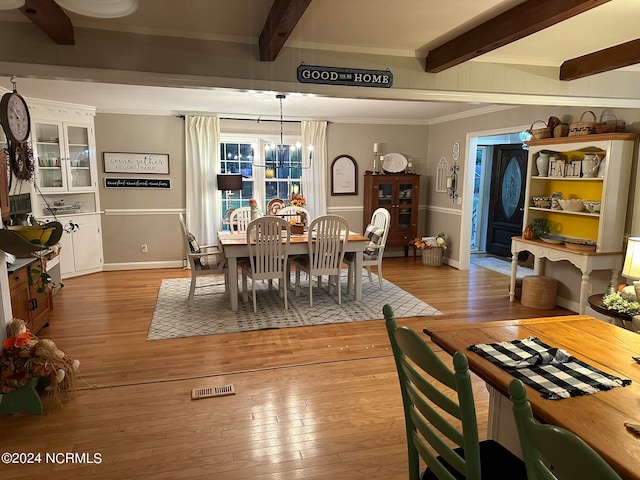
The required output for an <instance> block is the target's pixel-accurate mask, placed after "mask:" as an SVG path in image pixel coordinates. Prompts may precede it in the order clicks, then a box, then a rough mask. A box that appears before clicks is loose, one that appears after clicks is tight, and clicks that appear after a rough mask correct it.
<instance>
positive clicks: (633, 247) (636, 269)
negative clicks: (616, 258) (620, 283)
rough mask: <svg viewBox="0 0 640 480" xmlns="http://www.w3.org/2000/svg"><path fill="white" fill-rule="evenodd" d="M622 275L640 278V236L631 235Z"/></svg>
mask: <svg viewBox="0 0 640 480" xmlns="http://www.w3.org/2000/svg"><path fill="white" fill-rule="evenodd" d="M622 276H623V277H627V278H631V279H633V280H640V237H629V240H628V242H627V254H626V255H625V258H624V266H623V267H622Z"/></svg>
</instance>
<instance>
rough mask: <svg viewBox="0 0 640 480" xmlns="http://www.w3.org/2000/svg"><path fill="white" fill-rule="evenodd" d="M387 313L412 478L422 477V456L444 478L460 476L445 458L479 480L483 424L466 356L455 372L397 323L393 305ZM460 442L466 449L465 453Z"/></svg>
mask: <svg viewBox="0 0 640 480" xmlns="http://www.w3.org/2000/svg"><path fill="white" fill-rule="evenodd" d="M383 312H384V316H385V321H386V325H387V331H388V333H389V340H390V341H391V347H392V349H393V355H394V358H395V362H396V367H397V369H398V377H399V380H400V389H401V392H402V401H403V404H404V413H405V424H406V430H407V445H408V448H409V479H410V480H418V479H420V459H419V457H420V458H422V459H423V461H424V462H425V463H426V465H427V467H428V468H429V469H430V470H431V471H432V472H433V473H434V474H435V476H436V477H437V478H439V479H443V480H444V479H446V480H456V478H459V477H456V476H454V475H453V474H452V473H451V472H450V471H449V469H448V468H447V467H446V466H445V465H444V464H443V462H442V460H445V461H446V462H447V463H448V464H449V465H450V466H452V467H453V468H455V470H456V471H458V472H460V473H461V474H462V475H463V478H467V479H469V480H479V479H480V478H481V476H480V449H479V442H478V426H477V423H476V410H475V404H474V399H473V390H472V388H471V377H470V375H469V365H468V362H467V357H466V356H465V355H464V354H462V353H460V352H456V353H455V354H454V356H453V364H454V369H455V371H451V370H450V369H449V367H447V366H446V365H445V364H444V362H442V361H441V360H440V358H438V356H437V355H436V354H435V352H434V351H433V350H431V348H430V347H429V346H428V345H427V343H426V342H425V341H424V340H423V339H422V338H420V336H419V335H418V334H417V333H416V332H414V331H413V330H411V329H409V328H407V327H398V326H397V324H396V321H395V318H394V316H393V310H392V308H391V306H389V305H385V306H384V309H383ZM445 392H446V393H445ZM452 444H453V445H455V446H454V447H452V446H451V445H452ZM456 447H461V448H463V449H464V452H465V456H464V458H462V457H461V456H460V455H459V454H458V453H457V452H455V451H454V448H456Z"/></svg>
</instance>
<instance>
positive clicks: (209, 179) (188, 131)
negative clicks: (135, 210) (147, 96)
mask: <svg viewBox="0 0 640 480" xmlns="http://www.w3.org/2000/svg"><path fill="white" fill-rule="evenodd" d="M185 143H186V146H185V152H186V164H187V165H186V182H187V184H186V193H187V202H186V205H187V227H188V228H189V230H190V231H191V233H193V234H194V235H195V237H196V238H197V239H198V242H199V243H200V244H201V245H215V244H217V236H218V230H220V229H221V228H222V194H221V192H220V191H219V190H218V182H217V177H216V175H217V174H218V173H219V172H220V119H219V118H218V117H193V116H187V117H186V118H185Z"/></svg>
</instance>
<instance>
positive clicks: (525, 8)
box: [19, 0, 640, 80]
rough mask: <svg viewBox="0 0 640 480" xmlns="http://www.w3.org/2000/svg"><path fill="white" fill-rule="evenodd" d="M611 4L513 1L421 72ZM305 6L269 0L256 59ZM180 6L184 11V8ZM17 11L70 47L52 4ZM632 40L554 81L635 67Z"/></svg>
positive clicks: (69, 27)
mask: <svg viewBox="0 0 640 480" xmlns="http://www.w3.org/2000/svg"><path fill="white" fill-rule="evenodd" d="M315 1H316V2H321V0H315ZM611 1H613V0H562V1H558V0H526V1H524V2H521V3H518V4H516V5H515V6H513V7H512V8H509V9H508V10H505V11H502V12H500V13H497V14H496V15H495V16H493V17H491V18H488V19H487V20H485V21H483V22H482V23H480V24H479V25H476V26H474V27H473V28H470V29H468V30H466V31H464V32H462V33H460V34H458V35H457V36H455V37H454V38H452V39H450V40H447V41H445V42H443V43H441V44H437V45H433V46H432V47H431V48H430V49H429V52H428V54H427V56H426V58H425V71H426V72H434V73H437V72H441V71H443V70H445V69H447V68H450V67H453V66H455V65H458V64H460V63H463V62H466V61H469V60H471V59H474V58H476V57H479V56H481V55H483V54H485V53H488V52H491V51H493V50H495V49H498V48H500V47H503V46H505V45H508V44H510V43H512V42H515V41H517V40H520V39H522V38H524V37H527V36H529V35H531V34H533V33H536V32H540V31H542V30H544V29H546V28H548V27H551V26H553V25H556V24H558V23H560V22H563V21H565V20H567V19H569V18H571V17H574V16H576V15H579V14H581V13H584V12H586V11H588V10H591V9H593V8H597V7H599V6H601V5H603V4H606V3H609V2H611ZM141 3H144V0H142V2H141ZM311 3H312V0H274V1H273V3H272V4H271V6H270V8H269V10H268V12H267V14H266V17H265V18H264V19H263V22H262V23H263V27H262V30H261V33H260V36H259V49H260V60H261V61H265V62H269V61H273V60H275V59H276V57H277V56H278V54H279V52H280V50H281V49H282V48H283V47H284V46H285V45H286V43H287V39H288V38H289V37H290V35H291V34H292V32H293V31H294V30H295V28H296V26H297V25H298V22H299V20H300V19H301V18H302V17H303V15H304V14H305V11H306V10H307V7H308V6H309V5H310V4H311ZM397 3H398V9H402V3H403V2H402V1H400V2H397ZM496 3H498V4H499V3H509V2H496ZM183 5H184V7H185V9H187V8H188V6H187V4H185V3H183ZM19 10H20V11H21V12H22V13H23V14H24V15H25V16H26V17H27V18H28V19H29V20H30V21H32V22H33V23H34V24H35V25H37V26H38V28H40V29H41V30H42V31H43V32H44V33H46V34H47V35H48V36H49V37H50V38H51V40H52V41H54V42H56V43H57V44H59V45H74V44H75V40H74V34H73V24H72V21H71V19H70V18H69V16H68V15H67V14H66V13H65V11H64V10H63V9H62V8H60V7H59V6H58V4H57V3H55V1H54V0H26V2H25V5H24V6H23V7H21V8H20V9H19ZM336 15H340V12H336ZM311 20H313V19H311ZM611 28H615V26H611ZM581 34H586V33H581ZM595 34H597V33H595ZM638 42H640V39H636V40H634V41H629V42H625V43H623V44H620V45H615V46H611V47H608V48H605V49H602V50H600V51H595V52H589V53H588V54H585V55H581V56H579V57H576V58H571V59H565V61H564V62H563V63H562V66H561V70H560V75H559V78H560V80H573V79H576V78H581V77H586V76H589V75H593V74H595V73H602V72H606V71H609V70H614V69H618V68H621V67H626V66H630V65H634V64H637V63H640V48H638Z"/></svg>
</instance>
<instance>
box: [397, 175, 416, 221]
mask: <svg viewBox="0 0 640 480" xmlns="http://www.w3.org/2000/svg"><path fill="white" fill-rule="evenodd" d="M412 218H413V184H411V183H400V184H399V186H398V228H411V224H412V222H411V220H412Z"/></svg>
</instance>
